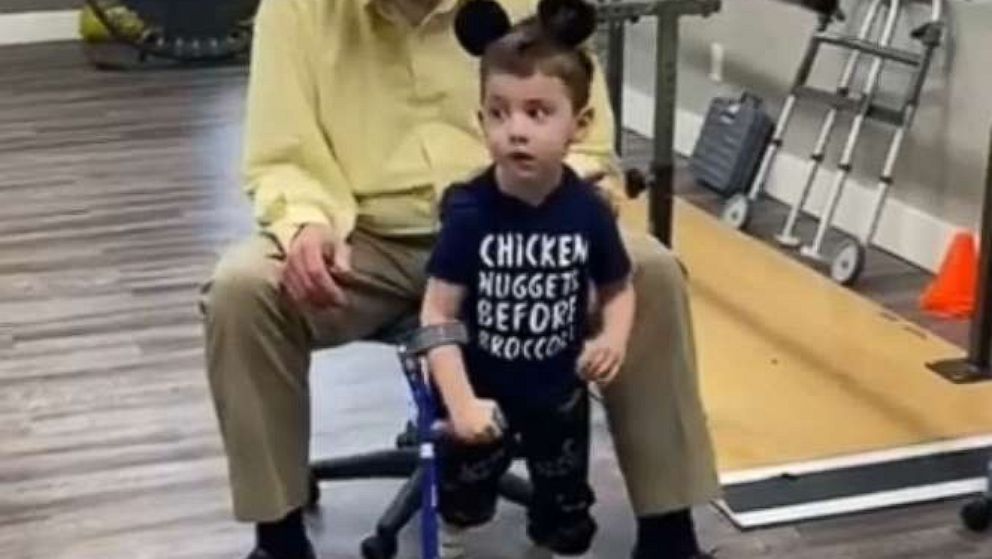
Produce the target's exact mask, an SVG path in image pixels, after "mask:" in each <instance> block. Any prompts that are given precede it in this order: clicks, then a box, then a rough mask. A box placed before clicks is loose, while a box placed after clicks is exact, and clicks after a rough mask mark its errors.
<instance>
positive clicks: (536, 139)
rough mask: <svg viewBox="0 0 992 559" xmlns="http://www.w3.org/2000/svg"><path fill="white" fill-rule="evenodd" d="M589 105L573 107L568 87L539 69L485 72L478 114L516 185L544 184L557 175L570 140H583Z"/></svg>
mask: <svg viewBox="0 0 992 559" xmlns="http://www.w3.org/2000/svg"><path fill="white" fill-rule="evenodd" d="M591 117H592V111H591V109H588V108H586V109H584V110H582V111H581V112H579V113H576V111H575V109H574V108H573V106H572V100H571V97H570V96H569V94H568V88H567V87H566V85H565V82H563V81H562V80H561V79H559V78H555V77H550V76H547V75H544V74H542V73H540V72H535V73H534V74H533V75H531V76H529V77H526V78H521V77H517V76H514V75H511V74H505V73H492V74H490V75H489V76H488V77H487V78H486V82H485V93H484V95H483V100H482V110H481V111H480V113H479V119H480V121H481V123H482V130H483V132H484V133H485V136H486V144H487V145H488V147H489V152H490V154H491V155H492V157H493V160H494V162H495V163H496V165H497V166H498V167H500V168H501V173H502V176H503V177H505V178H507V179H509V180H511V181H512V182H513V183H515V184H516V185H520V186H527V185H546V184H547V181H548V180H553V179H552V177H557V176H558V172H559V169H560V167H561V162H562V160H563V159H564V158H565V154H566V153H567V152H568V147H569V145H570V144H571V143H572V142H576V141H579V140H581V137H582V136H583V135H584V134H585V131H586V129H587V128H588V125H589V121H590V119H591Z"/></svg>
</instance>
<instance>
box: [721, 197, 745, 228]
mask: <svg viewBox="0 0 992 559" xmlns="http://www.w3.org/2000/svg"><path fill="white" fill-rule="evenodd" d="M720 219H721V220H723V222H724V223H726V224H727V225H729V226H731V227H733V228H734V229H737V230H738V231H740V230H742V229H747V226H748V223H749V222H750V221H751V201H750V200H748V198H747V196H745V195H744V194H734V195H733V196H731V197H730V199H729V200H727V203H726V204H724V206H723V211H722V212H721V213H720Z"/></svg>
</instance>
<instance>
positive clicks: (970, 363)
mask: <svg viewBox="0 0 992 559" xmlns="http://www.w3.org/2000/svg"><path fill="white" fill-rule="evenodd" d="M990 137H992V134H990ZM990 141H992V139H990ZM981 227H982V233H981V234H982V237H981V242H980V245H981V253H980V255H979V263H978V283H977V286H976V289H975V291H976V294H975V301H976V302H975V314H974V316H973V318H972V322H971V332H970V335H969V341H968V354H967V356H965V357H964V358H962V359H949V360H945V361H937V362H934V363H929V364H927V367H928V368H929V369H930V370H931V371H933V372H935V373H937V374H938V375H940V376H942V377H944V378H945V379H947V380H949V381H951V382H953V383H956V384H970V383H975V382H986V381H990V380H992V286H990V285H989V281H990V280H992V251H990V247H992V245H990V243H992V143H990V145H989V159H988V166H987V168H986V178H985V196H984V200H983V202H982V226H981ZM986 471H987V474H986V477H987V480H988V481H987V485H986V489H985V494H984V495H982V496H981V497H978V498H976V499H974V500H972V501H971V502H969V503H967V504H966V505H965V506H964V507H962V508H961V511H960V516H961V521H962V522H963V523H964V525H965V526H966V527H967V528H968V529H969V530H971V531H973V532H984V531H986V530H988V528H989V526H990V525H992V459H990V460H989V462H988V466H987V468H986Z"/></svg>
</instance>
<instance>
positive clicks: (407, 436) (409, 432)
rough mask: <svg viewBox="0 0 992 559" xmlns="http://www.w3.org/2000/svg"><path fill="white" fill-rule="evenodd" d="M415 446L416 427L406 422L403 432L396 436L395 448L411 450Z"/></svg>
mask: <svg viewBox="0 0 992 559" xmlns="http://www.w3.org/2000/svg"><path fill="white" fill-rule="evenodd" d="M415 446H417V427H416V426H415V425H414V424H413V423H412V422H407V424H406V427H405V428H404V429H403V432H402V433H400V434H399V435H396V448H411V447H415Z"/></svg>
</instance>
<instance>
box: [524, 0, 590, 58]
mask: <svg viewBox="0 0 992 559" xmlns="http://www.w3.org/2000/svg"><path fill="white" fill-rule="evenodd" d="M537 14H538V17H539V18H540V20H541V25H542V26H543V27H544V28H545V29H546V30H547V31H548V33H550V34H551V35H552V36H553V37H554V38H555V39H556V40H558V41H559V42H560V43H562V44H565V45H568V46H571V47H576V46H579V45H581V44H582V43H583V42H585V40H586V39H588V38H589V37H590V36H592V34H593V32H595V31H596V8H594V7H593V6H592V4H589V3H588V2H586V1H585V0H541V2H540V3H539V4H538V5H537Z"/></svg>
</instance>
